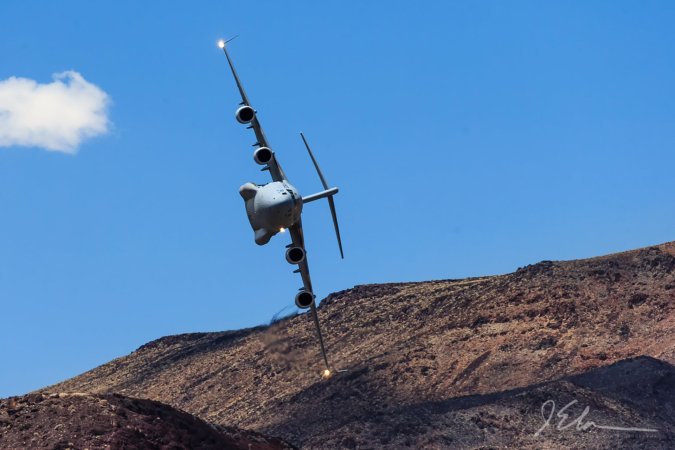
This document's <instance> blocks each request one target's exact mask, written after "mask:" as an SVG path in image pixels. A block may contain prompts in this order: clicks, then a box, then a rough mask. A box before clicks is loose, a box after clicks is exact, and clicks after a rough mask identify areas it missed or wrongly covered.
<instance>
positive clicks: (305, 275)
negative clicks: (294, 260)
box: [288, 220, 314, 294]
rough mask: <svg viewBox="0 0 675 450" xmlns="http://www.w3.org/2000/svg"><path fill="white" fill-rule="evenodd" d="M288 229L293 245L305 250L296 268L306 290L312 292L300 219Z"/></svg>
mask: <svg viewBox="0 0 675 450" xmlns="http://www.w3.org/2000/svg"><path fill="white" fill-rule="evenodd" d="M288 231H289V232H290V233H291V240H292V241H293V246H294V247H300V248H302V250H303V251H305V259H304V260H303V261H302V262H301V263H300V264H298V270H299V271H300V276H301V277H302V284H303V286H304V288H305V290H306V291H307V292H311V293H312V294H313V293H314V290H313V289H312V279H311V278H310V277H309V265H308V264H307V250H305V237H304V235H303V234H302V220H298V222H297V223H296V224H295V225H293V226H292V227H290V228H289V229H288Z"/></svg>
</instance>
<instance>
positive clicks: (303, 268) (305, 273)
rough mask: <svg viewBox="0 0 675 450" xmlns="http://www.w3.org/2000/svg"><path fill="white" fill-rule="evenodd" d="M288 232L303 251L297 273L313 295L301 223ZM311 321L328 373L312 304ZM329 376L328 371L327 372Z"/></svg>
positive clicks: (321, 338)
mask: <svg viewBox="0 0 675 450" xmlns="http://www.w3.org/2000/svg"><path fill="white" fill-rule="evenodd" d="M288 231H289V232H290V233H291V239H292V241H293V246H294V247H301V248H302V249H303V250H304V251H305V259H304V260H303V261H302V262H301V263H300V264H298V271H299V272H300V276H301V277H302V284H303V287H304V289H305V291H307V292H310V293H311V294H312V295H314V290H313V289H312V280H311V278H310V277H309V265H308V264H307V251H306V250H305V238H304V236H303V234H302V221H301V220H299V221H298V222H297V223H296V224H295V225H293V226H292V227H290V228H289V229H288ZM310 308H311V314H312V319H313V320H314V326H315V327H316V335H317V337H318V339H319V346H320V347H321V356H322V357H323V361H324V363H325V364H326V370H327V371H328V367H329V366H328V356H327V355H326V347H325V346H324V343H323V336H322V334H321V326H320V325H319V314H318V313H317V311H316V303H315V302H312V304H311V305H310ZM328 373H329V374H330V371H328Z"/></svg>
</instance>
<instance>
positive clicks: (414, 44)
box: [0, 0, 675, 397]
mask: <svg viewBox="0 0 675 450" xmlns="http://www.w3.org/2000/svg"><path fill="white" fill-rule="evenodd" d="M57 3H58V4H57ZM673 23H675V6H674V5H673V3H672V2H665V1H664V2H654V1H645V2H619V1H611V2H610V1H606V2H597V1H596V2H582V1H578V2H535V1H532V2H524V1H518V2H498V1H494V2H485V1H481V2H469V1H466V2H440V1H439V2H414V3H413V2H272V1H264V2H256V3H251V2H224V1H219V2H198V4H197V5H196V6H195V5H190V4H188V3H187V2H185V3H182V4H178V3H177V2H176V3H175V4H173V3H166V2H165V3H159V2H156V3H154V4H151V2H143V3H140V2H131V1H116V2H108V3H103V2H96V4H94V3H93V2H84V1H68V2H22V1H15V0H9V1H8V0H5V1H3V2H2V3H0V55H2V57H1V59H0V80H7V79H10V77H20V78H25V79H29V80H34V81H35V82H36V83H40V84H46V83H51V82H52V81H53V80H52V74H54V73H61V72H64V71H71V70H72V71H76V72H77V73H79V74H81V76H82V77H84V79H86V81H87V82H88V83H91V84H92V85H95V86H96V87H98V88H100V90H102V91H103V92H105V93H106V94H107V96H108V98H109V99H110V102H109V106H108V108H107V117H108V120H109V122H108V126H107V132H99V133H98V136H95V137H90V138H86V137H85V138H82V139H81V142H79V143H78V145H77V153H75V154H72V153H71V154H69V153H64V152H62V151H61V152H59V151H48V150H46V149H44V148H39V147H36V146H18V145H9V146H5V147H0V211H1V213H0V214H1V217H2V219H1V220H0V302H1V303H0V304H1V305H2V322H3V326H2V327H1V328H0V330H1V331H0V339H1V341H2V345H1V346H0V361H1V363H0V369H1V370H0V397H2V396H8V395H15V394H21V393H24V392H27V391H29V390H32V389H36V388H39V387H42V386H44V385H47V384H51V383H55V382H58V381H59V380H62V379H65V378H67V377H70V376H73V375H76V374H78V373H81V372H83V371H85V370H87V369H90V368H92V367H94V366H96V365H98V364H101V363H104V362H106V361H108V360H110V359H112V358H114V357H118V356H122V355H124V354H127V353H129V352H131V351H132V350H134V349H135V348H137V347H138V346H140V345H142V344H144V343H145V342H147V341H149V340H152V339H155V338H158V337H161V336H165V335H169V334H176V333H185V332H194V331H214V330H225V329H235V328H241V327H247V326H252V325H256V324H260V323H265V322H267V321H269V319H270V318H271V317H272V316H273V315H274V314H275V313H276V312H278V311H279V310H281V309H283V308H288V311H290V310H292V307H291V306H292V305H293V296H294V294H295V292H296V290H297V288H298V287H300V285H301V282H300V279H299V277H298V276H297V275H294V274H292V273H291V270H292V269H293V267H291V266H289V265H288V264H287V263H286V262H285V260H284V255H283V251H284V246H285V244H286V243H288V240H289V237H288V235H280V236H276V237H275V238H273V239H272V242H271V243H270V244H269V245H267V246H264V247H258V246H256V245H255V244H254V243H253V233H252V231H251V230H250V227H249V224H248V221H247V219H246V215H245V212H244V207H243V202H242V200H241V198H240V197H239V195H238V193H237V189H238V187H239V186H240V185H241V184H243V183H244V182H246V181H257V182H264V181H267V179H266V176H267V174H265V173H260V172H259V171H258V166H257V165H255V164H254V163H253V161H252V158H251V144H252V143H253V142H254V139H253V135H252V133H251V132H250V131H249V130H246V129H245V128H244V127H243V126H240V125H239V124H238V123H236V121H235V120H234V117H233V112H234V110H235V108H236V105H237V103H238V102H239V98H238V93H237V91H236V87H235V85H234V82H233V80H232V77H231V75H230V73H229V71H228V68H227V64H226V60H225V57H224V55H223V54H222V52H221V51H220V50H219V49H218V48H217V47H216V41H217V39H218V38H220V37H229V36H232V35H235V34H239V35H240V37H239V38H237V40H235V41H234V42H233V43H232V44H231V47H230V49H231V54H232V57H233V58H234V61H235V64H236V66H237V68H238V71H239V74H240V76H241V77H242V80H243V82H244V85H245V87H246V89H247V93H248V95H249V97H250V99H251V102H252V103H253V104H254V106H255V107H256V109H258V111H259V117H260V120H261V123H262V125H263V127H264V129H265V131H266V133H267V135H268V138H269V140H270V142H271V144H272V146H273V147H274V149H275V151H276V152H277V156H278V158H279V160H280V162H281V163H282V164H283V166H284V169H285V171H286V173H287V175H288V176H289V178H290V179H291V181H292V182H293V183H294V185H295V186H296V187H297V188H298V189H299V190H300V191H301V192H302V193H303V194H305V195H306V194H309V193H311V192H314V191H317V190H319V189H320V188H321V185H320V182H319V179H318V177H317V176H316V173H315V172H314V170H313V168H312V166H311V161H310V160H309V158H308V157H307V155H306V152H305V150H304V148H303V147H302V141H301V140H300V138H299V135H298V133H299V132H300V131H304V132H305V134H306V136H307V138H308V140H309V142H310V144H311V145H312V147H313V149H314V151H315V153H316V156H317V159H318V160H319V163H320V164H321V166H322V168H323V171H324V173H325V175H326V177H327V179H328V181H329V182H330V183H331V184H334V185H337V186H339V187H340V189H341V191H340V194H339V195H338V196H337V197H336V204H337V210H338V217H339V220H340V225H341V231H342V237H343V242H344V247H345V260H344V261H341V260H340V259H339V253H338V249H337V245H336V243H335V238H334V236H333V231H332V226H331V222H330V215H329V211H328V207H327V205H326V204H325V202H317V203H313V204H311V205H308V206H307V208H306V211H305V214H304V219H303V222H304V226H305V234H306V239H307V245H308V257H309V262H310V267H311V270H312V274H313V280H314V285H315V288H316V291H317V295H318V297H319V298H323V297H325V296H326V295H327V294H328V293H330V292H333V291H336V290H341V289H346V288H350V287H352V286H354V285H356V284H363V283H379V282H388V281H411V280H428V279H438V278H460V277H467V276H478V275H486V274H498V273H505V272H511V271H513V270H515V269H516V268H517V267H519V266H523V265H526V264H529V263H534V262H537V261H540V260H542V259H574V258H582V257H589V256H595V255H600V254H605V253H610V252H615V251H620V250H626V249H631V248H636V247H641V246H647V245H651V244H656V243H661V242H665V241H669V240H673V239H675V234H674V232H673V230H674V229H675V208H673V193H674V192H675V177H673V176H672V175H673V165H674V164H675V151H674V150H675V146H674V144H675V127H674V126H673V123H674V120H675V92H674V91H675V62H674V60H673V55H674V54H675V33H673V30H672V24H673ZM69 108H70V107H69V106H66V107H65V108H64V114H66V113H67V111H68V110H69ZM59 116H61V115H59ZM31 117H32V116H31ZM0 138H1V136H0ZM0 140H1V139H0ZM329 342H330V337H329Z"/></svg>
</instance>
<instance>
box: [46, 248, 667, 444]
mask: <svg viewBox="0 0 675 450" xmlns="http://www.w3.org/2000/svg"><path fill="white" fill-rule="evenodd" d="M674 300H675V244H673V243H668V244H663V245H660V246H655V247H649V248H645V249H640V250H634V251H629V252H624V253H618V254H614V255H608V256H603V257H599V258H592V259H586V260H577V261H544V262H541V263H538V264H534V265H531V266H527V267H525V268H521V269H519V270H517V271H516V272H514V273H512V274H507V275H500V276H490V277H481V278H469V279H465V280H439V281H430V282H420V283H392V284H383V285H365V286H357V287H355V288H353V289H349V290H346V291H341V292H338V293H335V294H331V295H330V296H329V297H328V298H327V299H326V300H325V301H324V302H322V305H321V307H320V308H319V314H320V316H321V319H322V321H323V323H324V329H325V334H326V344H327V348H328V351H329V355H330V359H331V362H332V364H333V365H334V367H335V368H336V369H342V370H344V372H336V373H335V375H334V376H333V377H332V378H330V379H328V380H323V379H321V378H320V377H319V372H320V370H321V369H322V367H321V366H320V357H319V354H318V346H317V343H316V340H315V336H314V329H313V325H312V322H311V319H310V317H309V316H307V315H299V316H295V317H291V318H288V319H283V320H280V321H278V322H277V323H275V324H273V325H272V326H269V327H258V328H252V329H248V330H240V331H237V332H225V333H199V334H190V335H182V336H171V337H167V338H163V339H159V340H157V341H154V342H152V343H150V344H147V345H145V346H143V347H141V348H140V349H138V350H137V351H135V352H134V353H132V354H130V355H128V356H126V357H123V358H119V359H116V360H114V361H111V362H110V363H108V364H105V365H103V366H101V367H98V368H96V369H94V370H92V371H89V372H87V373H85V374H82V375H80V376H78V377H75V378H73V379H71V380H68V381H65V382H63V383H61V384H59V385H57V386H55V387H51V388H48V389H50V390H58V391H89V392H96V393H112V392H117V393H122V394H124V395H130V396H134V397H143V398H150V399H155V400H159V401H162V402H164V403H167V404H170V405H172V406H175V407H178V408H180V409H183V410H185V411H188V412H190V413H192V414H195V415H196V416H198V417H200V418H202V419H204V420H206V421H208V422H211V423H215V424H221V425H233V426H238V427H242V428H247V429H252V430H256V431H259V432H263V433H265V434H269V435H272V436H280V437H282V438H284V439H286V440H288V441H289V442H292V443H294V444H296V445H300V446H302V447H303V448H304V447H306V448H379V447H390V448H397V447H405V446H411V447H426V448H494V447H506V446H509V447H511V448H514V447H515V448H570V447H571V448H608V447H616V448H675V440H673V433H674V432H675V428H674V427H675V425H674V424H675V421H674V420H673V414H672V412H673V399H674V398H675V394H674V392H673V370H672V366H671V364H674V363H675V302H674ZM635 358H637V359H635ZM549 399H551V400H554V401H555V402H556V405H557V407H558V408H562V407H563V406H565V405H566V404H567V403H569V402H570V401H572V400H577V403H576V404H574V405H573V407H571V408H570V409H571V410H572V411H571V413H570V420H573V419H574V418H576V417H577V416H578V415H579V414H580V413H581V412H582V411H583V408H584V407H585V406H589V412H588V413H587V416H586V419H585V420H586V421H588V420H590V421H594V422H596V423H597V424H600V425H615V426H622V427H626V426H632V427H642V428H654V429H658V430H659V431H658V432H655V433H651V432H637V431H634V432H630V431H618V430H607V429H602V428H597V427H590V428H588V429H585V430H577V429H576V426H573V427H572V428H568V429H564V430H558V429H557V428H556V426H555V423H554V424H553V426H551V427H549V428H547V429H546V430H544V431H543V432H542V433H541V434H540V435H539V436H536V437H535V436H534V434H535V433H536V431H537V430H538V429H539V427H540V426H541V425H542V423H543V420H542V412H541V406H542V404H543V402H545V401H546V400H549ZM555 419H556V423H557V420H558V418H557V417H556V418H555Z"/></svg>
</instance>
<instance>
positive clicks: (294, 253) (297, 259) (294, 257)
mask: <svg viewBox="0 0 675 450" xmlns="http://www.w3.org/2000/svg"><path fill="white" fill-rule="evenodd" d="M304 260H305V251H304V250H303V249H302V247H291V248H289V249H288V250H286V261H288V262H289V264H300V263H301V262H303V261H304Z"/></svg>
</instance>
